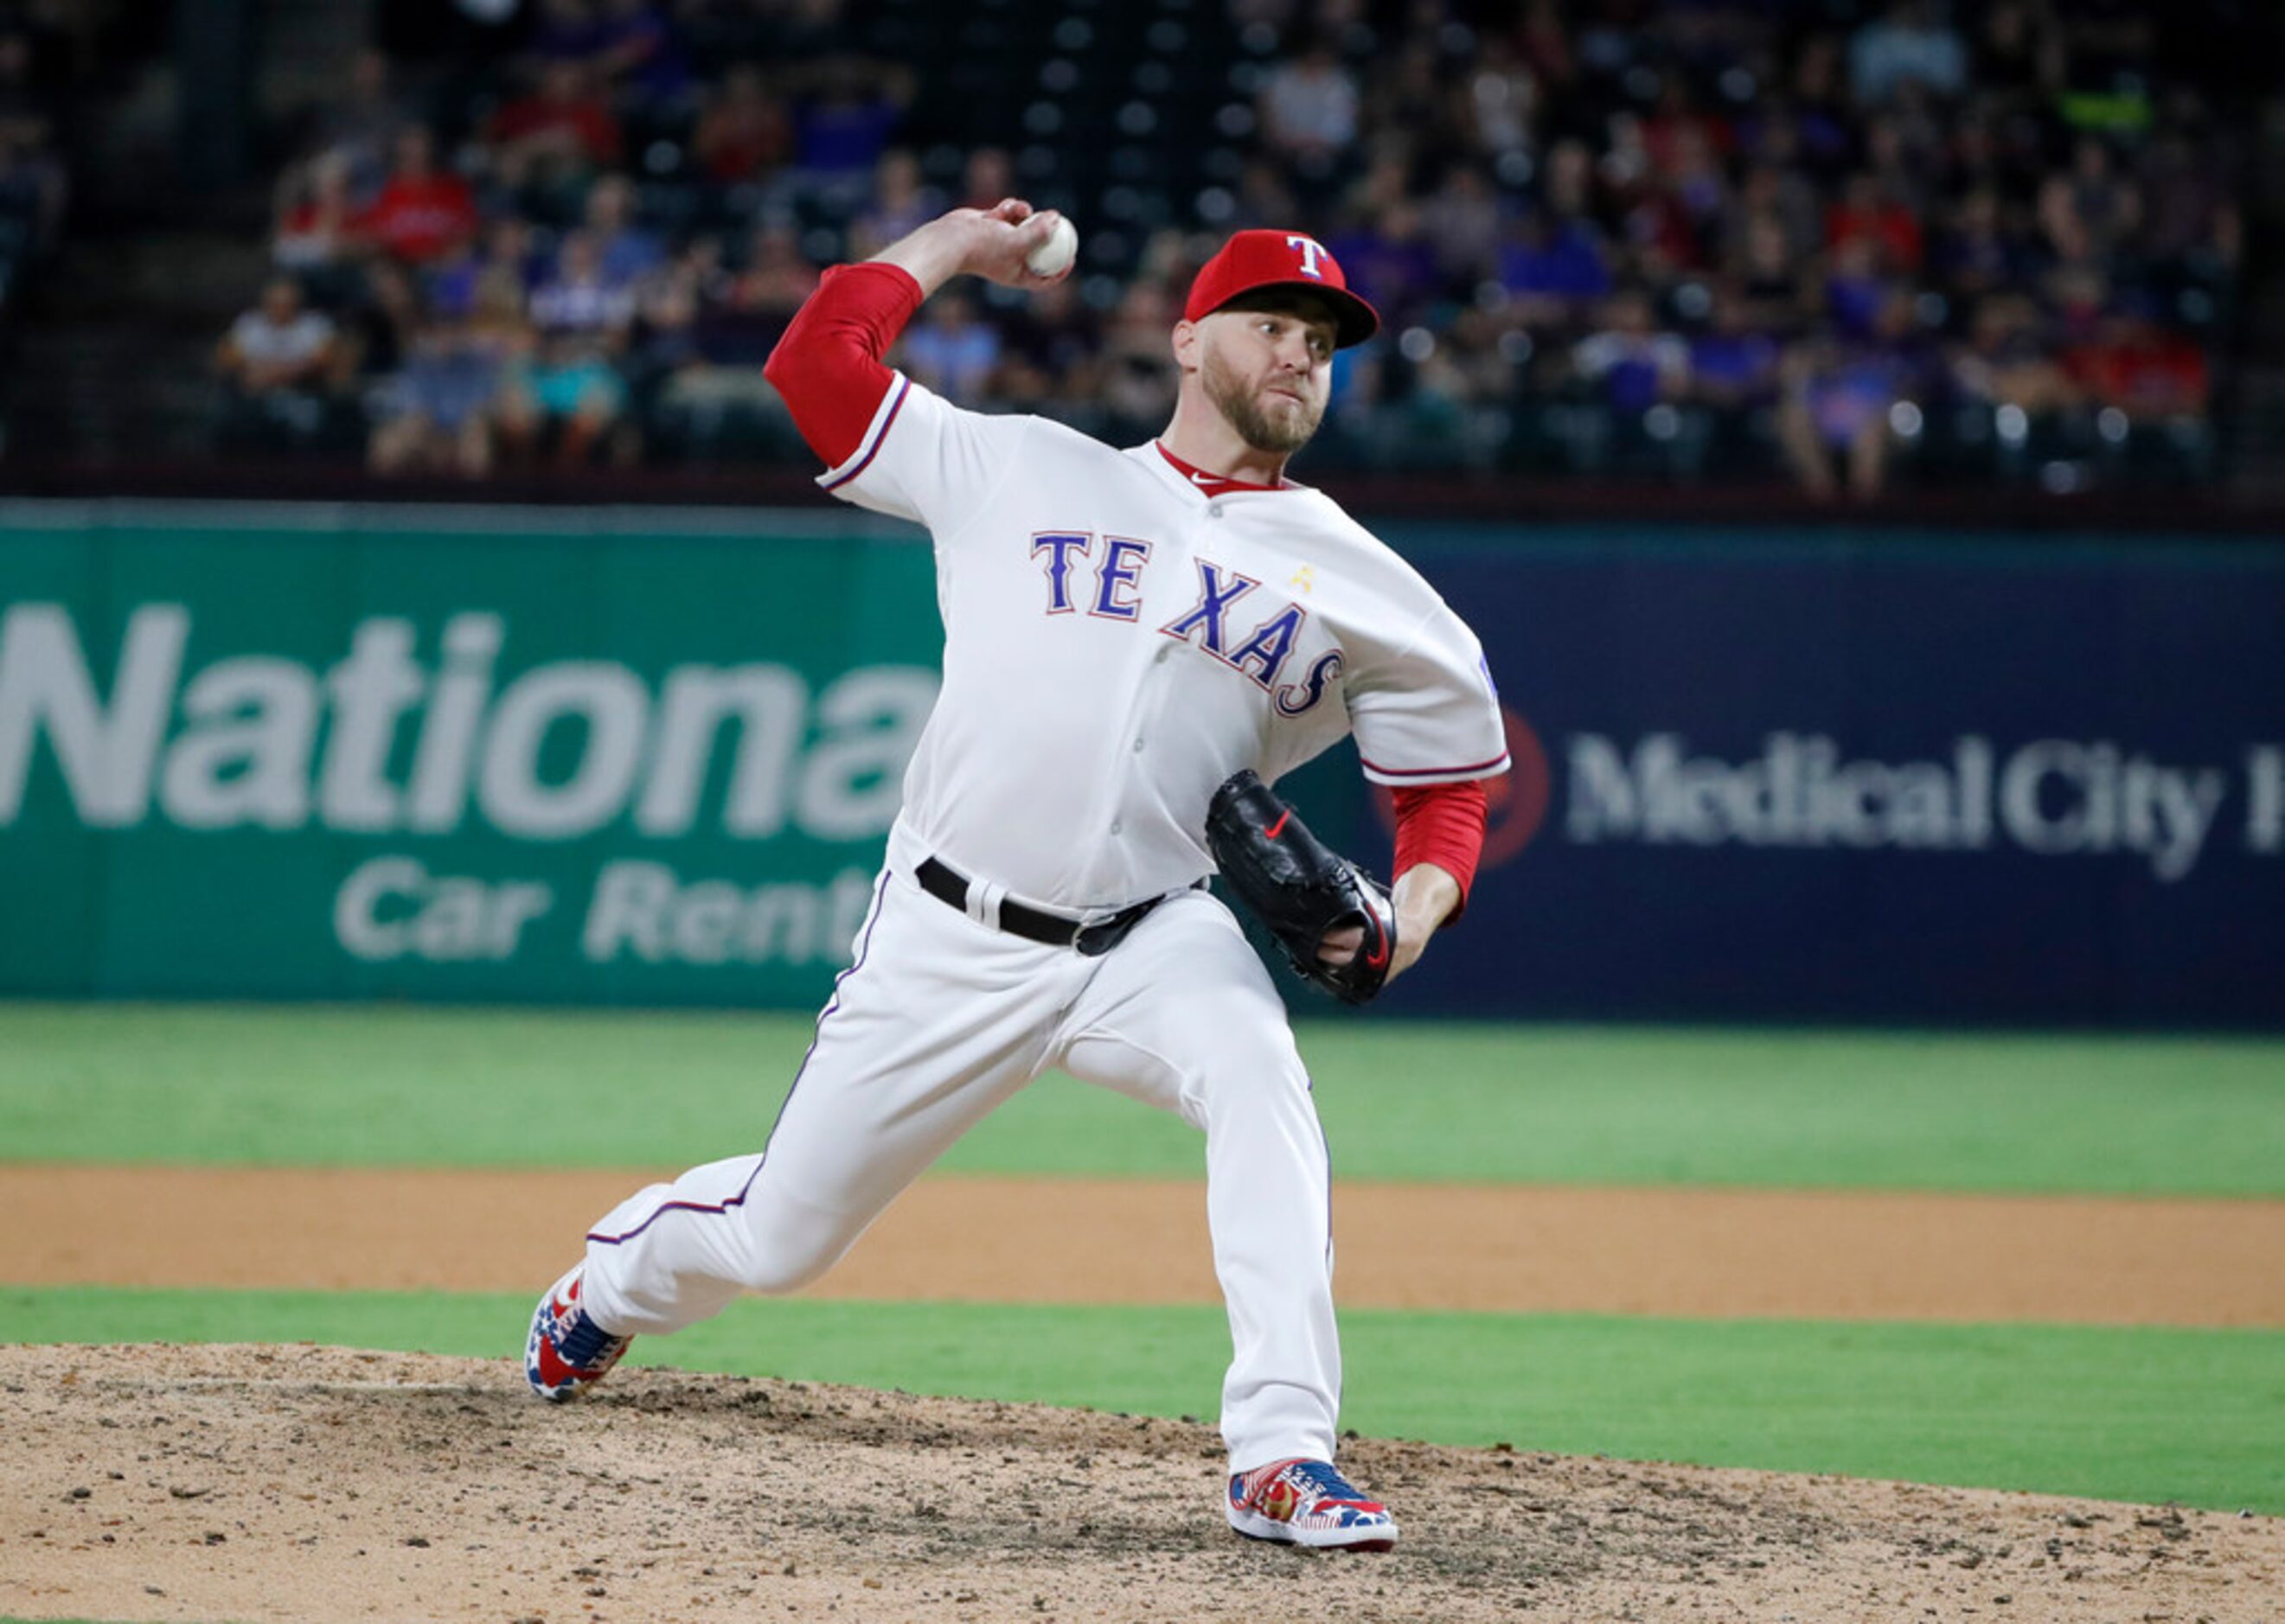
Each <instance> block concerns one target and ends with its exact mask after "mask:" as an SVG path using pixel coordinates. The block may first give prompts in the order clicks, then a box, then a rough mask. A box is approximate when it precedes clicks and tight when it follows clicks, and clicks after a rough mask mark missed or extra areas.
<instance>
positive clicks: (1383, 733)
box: [819, 374, 1508, 912]
mask: <svg viewBox="0 0 2285 1624" xmlns="http://www.w3.org/2000/svg"><path fill="white" fill-rule="evenodd" d="M819 483H820V484H821V485H823V486H824V487H825V488H826V489H827V490H830V491H832V492H833V493H834V494H836V496H839V497H842V498H845V499H847V500H850V501H853V502H856V503H859V504H860V505H861V506H866V507H869V508H872V509H874V510H875V511H876V512H879V513H883V514H892V515H894V516H896V517H898V518H902V519H911V520H915V521H917V522H920V523H922V524H924V525H926V526H928V528H929V530H930V531H931V532H932V534H933V535H934V537H935V545H936V566H937V602H938V608H939V610H940V611H941V613H942V615H943V617H944V625H945V634H946V638H945V655H944V686H943V690H942V692H941V694H939V696H938V700H937V704H936V710H935V712H934V713H933V715H931V717H930V719H929V723H928V726H927V728H926V730H925V731H924V732H923V734H922V737H921V741H920V743H919V746H918V748H917V749H916V750H915V754H914V757H913V761H912V765H911V768H910V770H909V771H908V773H907V775H906V779H905V791H904V811H903V813H902V815H901V817H900V818H899V823H898V828H897V829H896V831H895V832H894V833H893V834H892V835H891V842H890V860H891V865H892V866H895V865H897V864H898V863H899V862H900V861H903V862H907V863H909V862H910V861H912V860H915V859H918V858H919V857H923V856H929V855H934V856H938V857H941V858H942V859H944V860H945V861H946V862H947V863H950V864H951V865H952V866H953V867H955V868H958V869H960V870H962V872H963V873H965V874H967V875H970V876H971V877H976V878H979V879H984V880H986V881H988V882H990V883H993V884H996V885H1000V886H1004V887H1006V888H1007V890H1008V892H1009V894H1010V895H1012V896H1014V897H1015V898H1017V899H1018V900H1022V901H1029V902H1033V903H1037V904H1040V905H1042V906H1048V907H1051V908H1056V909H1061V910H1064V911H1067V912H1069V911H1080V910H1093V909H1102V908H1115V907H1119V906H1125V905H1127V904H1129V903H1132V902H1135V901H1139V900H1142V899H1143V898H1150V897H1154V896H1158V895H1162V894H1164V893H1166V892H1168V891H1172V890H1178V889H1180V888H1182V887H1183V886H1187V885H1190V884H1191V883H1194V882H1195V881H1197V879H1199V878H1200V877H1201V876H1203V875H1206V874H1209V873H1211V872H1213V859H1211V858H1210V857H1209V856H1208V854H1207V851H1206V847H1205V833H1204V830H1205V812H1206V805H1207V803H1208V802H1209V801H1210V800H1211V799H1212V797H1213V793H1214V791H1215V789H1216V788H1219V787H1220V786H1221V783H1222V781H1224V780H1226V779H1227V778H1229V775H1230V774H1231V773H1236V772H1237V771H1238V770H1239V769H1240V768H1242V767H1252V769H1253V770H1254V771H1255V772H1257V773H1260V775H1261V777H1262V779H1263V780H1264V781H1266V782H1270V783H1275V782H1276V781H1277V779H1278V778H1279V777H1280V776H1281V775H1282V774H1284V773H1287V772H1289V771H1290V770H1292V768H1294V767H1297V766H1299V765H1301V764H1302V763H1303V762H1306V761H1307V760H1309V759H1310V758H1311V757H1314V756H1316V755H1317V754H1319V753H1320V752H1321V751H1323V750H1324V749H1326V748H1328V747H1329V746H1331V744H1333V743H1334V742H1335V741H1338V740H1339V738H1341V736H1342V735H1343V734H1348V733H1351V732H1354V733H1355V734H1356V738H1357V746H1358V751H1359V754H1360V755H1361V756H1362V758H1363V761H1364V770H1365V773H1366V775H1367V776H1368V777H1370V778H1372V779H1374V780H1376V781H1379V782H1382V783H1386V784H1392V785H1414V784H1433V783H1447V782H1455V781H1461V780H1466V779H1476V778H1483V777H1488V776H1489V775H1491V774H1493V773H1500V772H1504V771H1505V770H1506V768H1507V765H1508V757H1507V745H1506V737H1505V730H1504V726H1503V723H1502V719H1501V716H1500V709H1499V702H1498V699H1497V697H1496V694H1495V693H1494V691H1493V687H1492V682H1491V676H1490V673H1489V671H1488V669H1487V668H1486V666H1485V663H1484V658H1483V651H1482V649H1481V647H1480V645H1479V644H1478V642H1477V640H1476V638H1475V635H1474V634H1473V633H1472V632H1470V631H1469V630H1468V628H1467V626H1466V625H1465V624H1464V623H1463V622H1462V621H1461V619H1460V617H1459V616H1457V615H1456V614H1454V613H1453V611H1452V610H1451V608H1449V606H1447V605H1446V604H1445V602H1444V601H1443V600H1442V599H1441V598H1440V597H1438V596H1437V594H1436V592H1435V591H1434V589H1433V588H1432V587H1430V586H1429V584H1427V583H1426V582H1425V581H1424V580H1423V579H1421V577H1420V576H1419V574H1418V572H1417V571H1416V570H1414V569H1412V568H1411V567H1410V566H1409V565H1408V564H1407V563H1405V562H1404V561H1402V559H1400V558H1398V557H1397V556H1396V554H1395V553H1393V552H1392V551H1390V550H1389V548H1388V547H1387V546H1386V545H1383V544H1382V543H1381V542H1380V541H1378V540H1377V539H1376V538H1375V537H1373V536H1372V535H1371V534H1370V532H1368V531H1367V530H1364V528H1363V527H1362V526H1361V525H1359V524H1358V523H1357V522H1355V521H1354V520H1353V519H1351V518H1350V517H1349V516H1348V515H1347V514H1345V513H1343V512H1342V511H1341V510H1340V508H1339V506H1338V505H1337V504H1335V503H1334V502H1333V501H1332V500H1331V498H1328V497H1326V496H1324V495H1323V494H1322V493H1321V492H1318V491H1315V490H1307V489H1304V488H1300V487H1291V488H1287V489H1284V490H1233V491H1227V492H1225V493H1224V494H1221V495H1218V496H1208V495H1206V494H1205V492H1204V491H1202V490H1200V489H1199V488H1198V485H1197V483H1196V482H1194V481H1193V480H1192V478H1191V476H1190V475H1187V474H1185V473H1184V472H1182V470H1181V469H1179V468H1178V467H1175V465H1174V463H1173V462H1172V461H1171V460H1169V459H1168V458H1167V457H1166V454H1165V453H1164V452H1163V451H1160V449H1159V448H1158V445H1157V443H1155V442H1154V443H1146V444H1143V445H1141V446H1136V447H1133V448H1131V449H1128V450H1126V451H1119V450H1114V449H1113V448H1111V447H1110V446H1107V445H1104V444H1103V443H1101V442H1099V441H1096V440H1093V439H1090V438H1088V436H1087V435H1082V434H1080V433H1078V432H1076V431H1074V430H1072V429H1070V428H1064V426H1062V425H1061V424H1058V423H1055V422H1051V421H1049V420H1046V419H1044V418H1038V417H1006V416H988V415H985V414H982V413H978V412H968V411H963V410H962V409H961V408H959V407H956V406H954V405H952V404H949V403H948V402H946V401H945V400H943V399H941V398H940V397H938V396H936V395H934V394H932V393H930V391H929V390H928V389H927V388H923V387H922V386H921V385H919V384H916V383H914V382H912V381H910V380H908V379H907V378H905V377H903V376H902V375H901V374H899V375H898V376H897V377H896V379H895V381H894V382H893V383H892V385H891V388H890V389H889V392H888V394H887V395H886V396H884V397H883V400H882V403H881V406H880V409H879V411H877V412H876V413H875V414H874V418H873V421H872V423H871V425H870V426H869V428H868V429H867V431H866V434H865V438H864V441H863V443H861V444H860V446H859V447H858V449H857V450H856V451H855V452H854V453H852V455H851V456H850V458H849V459H848V460H847V461H845V462H844V463H843V464H842V465H841V466H840V467H836V468H834V469H831V470H829V471H828V472H827V473H826V474H824V475H821V477H820V479H819Z"/></svg>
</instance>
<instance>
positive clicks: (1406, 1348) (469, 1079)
mask: <svg viewBox="0 0 2285 1624" xmlns="http://www.w3.org/2000/svg"><path fill="white" fill-rule="evenodd" d="M808 1035H809V1022H808V1020H807V1019H806V1018H805V1017H790V1016H713V1015H706V1016H681V1015H616V1014H614V1015H603V1014H584V1013H583V1014H550V1013H530V1012H522V1013H503V1012H491V1011H475V1010H444V1011H425V1010H408V1009H401V1008H390V1009H357V1010H345V1009H338V1008H282V1009H263V1008H139V1007H132V1006H111V1007H95V1008H57V1007H48V1006H37V1005H18V1006H7V1005H0V1159H4V1160H7V1161H11V1162H19V1163H21V1162H43V1161H82V1162H87V1161H100V1162H106V1163H122V1162H125V1163H133V1162H168V1163H186V1162H187V1163H217V1164H235V1165H260V1164H266V1165H431V1166H434V1165H459V1166H531V1165H566V1166H630V1165H656V1166H670V1167H671V1166H676V1165H685V1164H687V1163H689V1162H692V1161H695V1160H699V1159H703V1158H704V1157H712V1156H717V1155H721V1154H726V1153H728V1152H730V1151H733V1150H735V1149H745V1148H750V1147H751V1146H752V1145H753V1144H755V1143H758V1138H759V1135H760V1134H762V1133H763V1132H764V1131H766V1127H767V1126H768V1123H769V1121H770V1119H771V1117H772V1115H773V1112H774V1111H775V1109H776V1106H777V1102H778V1099H779V1097H780V1096H781V1094H782V1093H783V1091H784V1087H785V1085H786V1082H787V1079H789V1077H790V1076H791V1073H792V1069H793V1067H794V1065H795V1064H796V1063H797V1061H798V1059H799V1057H800V1055H801V1052H802V1049H803V1047H805V1044H806V1043H807V1041H808ZM1302 1045H1303V1048H1304V1051H1305V1053H1306V1054H1307V1055H1308V1057H1309V1061H1310V1063H1311V1067H1312V1070H1313V1071H1314V1073H1315V1076H1316V1079H1317V1089H1318V1096H1319V1101H1320V1108H1321V1110H1322V1112H1323V1117H1324V1118H1325V1122H1326V1125H1327V1132H1328V1135H1329V1137H1330V1138H1331V1141H1332V1143H1333V1147H1334V1157H1335V1163H1336V1166H1337V1169H1338V1170H1339V1172H1340V1173H1342V1174H1343V1175H1344V1176H1347V1177H1350V1178H1372V1179H1394V1180H1465V1181H1533V1182H1573V1183H1598V1184H1611V1183H1618V1184H1645V1183H1656V1184H1702V1185H1728V1186H1786V1187H1828V1188H1830V1187H1853V1188H1885V1189H1937V1190H1945V1189H1949V1190H1975V1191H2017V1192H2025V1193H2033V1192H2058V1191H2073V1192H2086V1193H2112V1194H2122V1195H2162V1194H2163V1195H2195V1196H2235V1197H2276V1196H2285V1044H2280V1043H2273V1042H2269V1043H2265V1042H2260V1041H2252V1040H2226V1041H2225V1040H2199V1039H2134V1040H2123V1039H2088V1038H2060V1037H2047V1038H2042V1037H1972V1038H1971V1037H1954V1036H1933V1035H1909V1034H1891V1033H1863V1034H1849V1033H1835V1032H1816V1033H1786V1032H1697V1031H1679V1030H1662V1031H1655V1032H1652V1031H1638V1030H1624V1029H1613V1030H1595V1029H1577V1028H1506V1027H1497V1026H1488V1025H1471V1026H1440V1025H1427V1024H1398V1023H1381V1024H1362V1023H1355V1022H1328V1023H1324V1024H1315V1025H1310V1026H1307V1027H1305V1028H1304V1029H1303V1032H1302ZM1201 1159H1202V1158H1201V1156H1200V1151H1199V1142H1198V1141H1197V1139H1196V1138H1195V1137H1194V1136H1193V1135H1192V1134H1190V1132H1189V1131H1188V1130H1186V1129H1184V1128H1182V1126H1180V1125H1179V1124H1177V1123H1174V1121H1172V1120H1171V1119H1170V1118H1158V1117H1156V1116H1154V1115H1152V1114H1151V1113H1150V1112H1147V1111H1145V1110H1142V1109H1141V1108H1140V1107H1137V1106H1135V1105H1133V1104H1131V1103H1129V1102H1126V1101H1123V1100H1119V1099H1116V1098H1114V1097H1112V1096H1110V1095H1107V1094H1102V1093H1100V1092H1098V1091H1095V1090H1090V1089H1088V1088H1085V1087H1081V1086H1080V1085H1078V1084H1075V1083H1071V1082H1069V1081H1067V1080H1064V1079H1050V1080H1049V1081H1048V1082H1046V1083H1043V1084H1042V1085H1040V1087H1037V1088H1035V1089H1034V1090H1033V1091H1032V1092H1031V1093H1030V1094H1027V1095H1025V1097H1024V1098H1022V1099H1019V1100H1018V1101H1017V1102H1016V1103H1015V1104H1014V1105H1012V1106H1011V1107H1009V1109H1008V1110H1005V1111H1003V1112H1001V1114H1000V1115H999V1116H997V1117H995V1118H993V1119H992V1120H991V1121H989V1122H987V1123H986V1124H985V1126H984V1127H983V1128H981V1129H979V1130H978V1132H977V1133H976V1134H973V1135H972V1136H971V1137H970V1140H969V1141H968V1142H965V1143H963V1144H962V1146H961V1147H960V1148H959V1149H957V1150H956V1151H955V1152H954V1155H953V1157H952V1158H951V1159H950V1162H949V1164H948V1165H953V1166H955V1167H961V1168H965V1169H969V1170H973V1171H987V1170H988V1171H995V1172H1007V1173H1110V1174H1151V1175H1161V1176H1163V1175H1168V1174H1173V1175H1186V1176H1194V1175H1196V1174H1197V1173H1198V1171H1199V1168H1200V1164H1201ZM2280 1267H2285V1259H2280ZM529 1307H530V1304H529V1302H528V1300H526V1299H523V1298H513V1299H510V1298H496V1297H454V1296H447V1295H423V1296H412V1297H391V1296H386V1295H381V1294H371V1295H355V1296H326V1295H321V1294H313V1293H270V1292H240V1293H232V1292H181V1291H120V1290H114V1289H107V1288H103V1287H100V1286H97V1285H90V1286H88V1287H67V1288H45V1289H36V1290H35V1289H28V1288H22V1287H6V1286H0V1324H4V1326H5V1328H6V1329H5V1332H4V1334H5V1335H6V1336H7V1337H8V1338H10V1339H12V1340H17V1341H35V1342H57V1341H116V1340H231V1341H237V1340H261V1341H297V1340H316V1341H326V1342H341V1343H347V1344H352V1345H363V1346H373V1347H382V1348H408V1349H410V1348H420V1349H426V1350H429V1351H433V1352H442V1353H472V1354H488V1355H494V1356H504V1355H506V1353H509V1352H510V1351H512V1350H513V1349H514V1348H515V1347H516V1346H518V1345H520V1343H521V1339H522V1326H523V1320H524V1316H525V1314H527V1313H528V1312H529ZM1344 1327H1345V1331H1344V1341H1345V1346H1346V1349H1347V1357H1348V1371H1347V1403H1348V1408H1347V1414H1346V1415H1345V1417H1344V1420H1345V1423H1346V1424H1348V1425H1351V1426H1355V1427H1356V1428H1358V1429H1360V1430H1362V1431H1364V1432H1371V1433H1376V1434H1393V1435H1396V1436H1403V1437H1415V1438H1424V1439H1430V1440H1440V1441H1449V1442H1455V1443H1472V1444H1481V1443H1488V1442H1492V1441H1495V1440H1505V1441H1509V1442H1512V1443H1513V1444H1515V1445H1516V1446H1517V1447H1522V1448H1542V1449H1552V1450H1561V1451H1567V1452H1582V1453H1605V1454H1612V1455H1626V1456H1635V1457H1642V1458H1651V1459H1663V1460H1677V1461H1692V1462H1700V1463H1712V1464H1725V1465H1739V1466H1757V1467H1767V1468H1773V1469H1782V1470H1795V1471H1845V1472H1850V1473H1856V1474H1861V1475H1866V1476H1876V1477H1901V1478H1908V1479H1916V1480H1920V1481H1925V1482H1936V1483H1957V1484H1970V1485H1982V1486H1988V1487H2010V1488H2024V1489H2041V1490H2048V1491H2053V1492H2063V1493H2077V1494H2087V1495H2102V1496H2109V1497H2116V1498H2121V1499H2134V1500H2166V1499H2173V1500H2179V1501H2180V1502H2184V1503H2187V1504H2193V1505H2200V1506H2210V1507H2215V1508H2219V1509H2235V1508H2239V1507H2246V1508H2250V1509H2253V1510H2261V1511H2266V1512H2272V1513H2281V1514H2285V1329H2278V1330H2226V1331H2225V1330H2130V1329H2114V1328H2092V1327H2080V1326H2042V1325H1991V1326H1965V1327H1963V1326H1948V1325H1905V1324H1859V1323H1851V1324H1827V1323H1821V1322H1751V1321H1673V1320H1651V1319H1621V1318H1606V1317H1594V1316H1576V1315H1498V1314H1472V1315H1470V1314H1395V1313H1362V1312H1352V1313H1349V1314H1346V1315H1345V1316H1344ZM637 1353H638V1356H640V1357H647V1358H648V1359H650V1360H653V1361H659V1362H670V1363H673V1364H676V1365H680V1366H684V1367H687V1368H692V1369H719V1370H729V1371H737V1372H742V1373H748V1374H771V1375H784V1376H793V1377H804V1378H813V1379H820V1380H832V1381H843V1382H852V1383H862V1384H867V1385H880V1386H892V1387H902V1388H906V1389H907V1390H911V1391H918V1392H937V1393H969V1394H977V1395H985V1396H993V1397H1001V1398H1010V1399H1038V1400H1048V1401H1052V1402H1059V1403H1087V1404H1091V1405H1093V1406H1094V1407H1095V1408H1108V1409H1126V1410H1133V1411H1147V1412H1152V1413H1160V1414H1167V1415H1175V1414H1181V1413H1183V1412H1184V1411H1191V1412H1197V1411H1199V1410H1201V1409H1202V1408H1205V1407H1206V1406H1208V1405H1210V1404H1211V1402H1212V1400H1213V1393H1215V1391H1216V1389H1217V1385H1218V1380H1219V1373H1220V1367H1221V1361H1222V1360H1223V1359H1224V1357H1226V1353H1227V1341H1226V1333H1225V1331H1224V1329H1223V1327H1222V1323H1221V1315H1220V1314H1219V1313H1218V1312H1216V1311H1214V1310H1211V1309H1163V1308H1160V1309H1140V1308H1136V1309H1120V1308H1047V1307H1037V1306H1009V1305H945V1304H900V1303H878V1304H868V1303H846V1302H819V1301H807V1300H799V1299H797V1300H790V1301H780V1302H767V1303H765V1302H749V1303H742V1304H740V1305H738V1306H736V1307H735V1308H734V1309H733V1310H732V1312H731V1313H729V1314H726V1315H724V1316H723V1317H722V1318H721V1319H720V1320H718V1321H715V1322H711V1323H709V1324H707V1325H704V1326H701V1327H697V1328H695V1329H694V1330H690V1331H688V1332H686V1333H684V1334H683V1335H682V1336H680V1337H678V1338H673V1339H672V1340H671V1342H670V1341H660V1342H656V1343H646V1344H638V1345H637Z"/></svg>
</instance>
